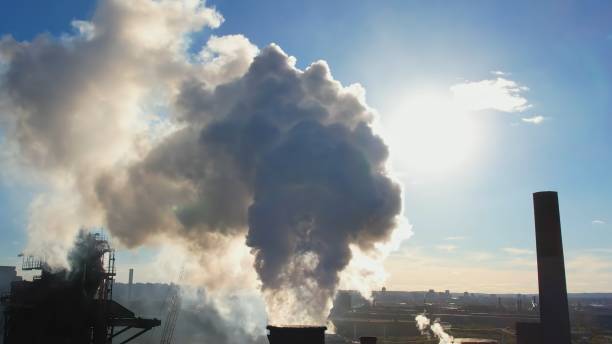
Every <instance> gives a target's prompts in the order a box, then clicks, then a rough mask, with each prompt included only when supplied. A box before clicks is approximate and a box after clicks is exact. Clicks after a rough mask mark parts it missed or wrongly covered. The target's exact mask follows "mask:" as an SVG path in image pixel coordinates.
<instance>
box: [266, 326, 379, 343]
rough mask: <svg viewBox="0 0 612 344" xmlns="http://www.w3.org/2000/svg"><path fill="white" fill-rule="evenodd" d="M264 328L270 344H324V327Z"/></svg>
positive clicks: (325, 328)
mask: <svg viewBox="0 0 612 344" xmlns="http://www.w3.org/2000/svg"><path fill="white" fill-rule="evenodd" d="M266 328H267V329H268V341H269V342H270V344H325V330H327V327H325V326H271V325H268V326H267V327H266ZM374 343H375V342H374Z"/></svg>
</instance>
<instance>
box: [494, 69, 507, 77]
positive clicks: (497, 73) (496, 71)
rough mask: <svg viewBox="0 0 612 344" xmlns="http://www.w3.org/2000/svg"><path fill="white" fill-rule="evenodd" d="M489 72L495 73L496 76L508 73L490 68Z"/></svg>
mask: <svg viewBox="0 0 612 344" xmlns="http://www.w3.org/2000/svg"><path fill="white" fill-rule="evenodd" d="M491 74H493V75H497V76H502V75H508V73H506V72H502V71H501V70H492V71H491Z"/></svg>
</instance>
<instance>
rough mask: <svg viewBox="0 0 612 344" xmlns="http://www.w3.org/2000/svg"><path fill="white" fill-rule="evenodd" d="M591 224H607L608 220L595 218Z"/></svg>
mask: <svg viewBox="0 0 612 344" xmlns="http://www.w3.org/2000/svg"><path fill="white" fill-rule="evenodd" d="M591 224H593V225H605V224H606V221H604V220H597V219H595V220H593V221H591Z"/></svg>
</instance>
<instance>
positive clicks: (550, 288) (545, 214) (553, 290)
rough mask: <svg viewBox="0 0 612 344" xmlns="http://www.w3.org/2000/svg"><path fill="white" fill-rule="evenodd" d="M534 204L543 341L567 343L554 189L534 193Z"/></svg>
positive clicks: (568, 330) (567, 330)
mask: <svg viewBox="0 0 612 344" xmlns="http://www.w3.org/2000/svg"><path fill="white" fill-rule="evenodd" d="M533 206H534V213H535V229H536V247H537V251H538V281H539V289H540V322H541V324H542V327H541V329H542V341H543V343H555V344H570V343H571V334H570V321H569V310H568V304H567V287H566V283H565V263H564V260H563V242H562V240H561V221H560V218H559V200H558V198H557V193H556V192H553V191H544V192H536V193H534V194H533Z"/></svg>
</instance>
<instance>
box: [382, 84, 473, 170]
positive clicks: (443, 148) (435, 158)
mask: <svg viewBox="0 0 612 344" xmlns="http://www.w3.org/2000/svg"><path fill="white" fill-rule="evenodd" d="M381 124H382V130H383V135H384V137H385V140H386V141H387V142H388V144H389V146H390V148H391V164H392V166H393V167H394V168H395V169H396V170H399V172H400V173H407V174H410V175H413V176H424V175H441V174H447V173H451V172H453V171H457V169H459V168H461V167H462V166H465V164H466V163H467V162H469V161H470V160H471V159H472V158H473V156H474V154H475V151H476V148H477V145H478V142H477V141H478V138H479V132H478V130H477V127H476V122H475V121H474V114H472V113H470V112H469V111H468V110H466V109H465V107H464V106H462V105H461V104H459V103H458V102H456V101H454V100H453V99H452V98H451V97H450V96H447V95H445V94H437V93H418V94H409V95H407V96H406V97H404V98H402V99H401V100H399V101H398V102H396V104H395V105H394V106H393V107H392V108H391V111H389V112H388V113H385V114H384V116H383V117H382V121H381Z"/></svg>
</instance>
